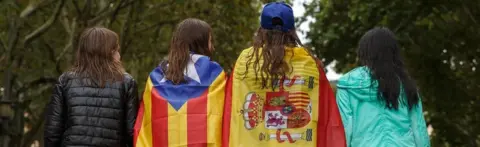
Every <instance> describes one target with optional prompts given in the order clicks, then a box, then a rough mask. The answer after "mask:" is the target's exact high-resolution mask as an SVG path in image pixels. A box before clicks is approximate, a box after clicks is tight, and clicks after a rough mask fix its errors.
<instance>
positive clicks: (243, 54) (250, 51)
mask: <svg viewBox="0 0 480 147" xmlns="http://www.w3.org/2000/svg"><path fill="white" fill-rule="evenodd" d="M251 54H253V47H249V48H246V49H243V50H242V52H241V53H240V56H239V57H238V58H239V59H240V58H246V57H248V56H250V55H251Z"/></svg>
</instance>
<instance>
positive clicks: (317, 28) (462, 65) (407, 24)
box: [303, 0, 480, 146]
mask: <svg viewBox="0 0 480 147" xmlns="http://www.w3.org/2000/svg"><path fill="white" fill-rule="evenodd" d="M306 7H308V8H307V13H306V16H305V18H306V17H313V18H315V19H316V21H315V22H313V23H311V24H310V28H311V30H310V32H308V33H307V37H308V38H309V39H310V40H311V42H310V45H311V46H312V47H313V48H314V50H315V52H316V54H317V55H318V56H321V57H322V58H323V59H324V61H325V62H326V64H328V63H330V62H332V61H334V60H335V61H337V63H338V64H337V66H336V70H337V71H339V72H346V71H348V70H350V69H352V68H353V67H355V66H357V65H358V63H357V60H356V46H357V42H358V40H359V39H360V37H361V36H362V35H363V34H364V33H365V32H366V31H367V30H369V29H371V28H373V27H376V26H384V27H388V28H390V29H391V30H393V31H394V32H395V33H396V35H397V37H398V39H399V40H400V43H401V46H402V52H403V56H404V58H405V61H406V63H407V68H408V70H409V72H410V73H411V74H412V76H413V78H414V79H416V81H417V84H418V86H419V88H420V92H421V95H422V96H423V102H424V111H425V114H426V118H427V123H428V124H429V125H431V126H432V127H433V129H434V130H433V134H432V146H477V145H480V125H478V124H479V123H480V114H479V113H478V112H477V111H478V110H480V72H478V68H479V67H478V62H480V44H479V43H478V40H480V35H479V33H478V32H479V31H480V25H479V23H480V22H479V21H480V19H478V16H479V15H480V5H478V1H474V0H464V1H449V0H436V1H428V0H350V1H335V0H322V1H313V2H312V3H311V4H310V5H307V6H306ZM305 18H303V20H305Z"/></svg>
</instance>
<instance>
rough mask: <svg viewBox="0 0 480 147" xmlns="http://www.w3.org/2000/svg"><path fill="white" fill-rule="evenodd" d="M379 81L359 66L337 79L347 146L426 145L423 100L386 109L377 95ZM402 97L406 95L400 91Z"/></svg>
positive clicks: (426, 134) (427, 141)
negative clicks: (395, 108)
mask: <svg viewBox="0 0 480 147" xmlns="http://www.w3.org/2000/svg"><path fill="white" fill-rule="evenodd" d="M377 89H378V83H377V82H376V81H375V82H372V81H371V77H370V74H369V70H368V69H367V68H366V67H358V68H356V69H353V70H352V71H350V72H348V73H347V74H345V75H344V76H343V77H342V78H340V80H339V81H338V83H337V104H338V107H339V110H340V114H341V116H342V121H343V125H344V127H345V136H346V138H347V146H349V147H429V146H430V140H429V136H428V133H427V127H426V123H425V119H424V117H423V113H422V103H421V102H419V103H418V105H415V106H414V107H413V108H412V109H410V110H409V109H408V106H406V105H403V104H400V105H399V108H398V110H393V109H392V110H390V109H387V108H386V106H385V104H384V103H383V102H381V101H379V100H378V99H377ZM400 97H401V99H404V98H406V97H405V93H404V92H403V91H402V92H401V95H400Z"/></svg>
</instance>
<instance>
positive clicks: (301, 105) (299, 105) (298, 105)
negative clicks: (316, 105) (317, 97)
mask: <svg viewBox="0 0 480 147" xmlns="http://www.w3.org/2000/svg"><path fill="white" fill-rule="evenodd" d="M294 106H295V107H307V106H308V104H307V105H305V104H295V105H294Z"/></svg>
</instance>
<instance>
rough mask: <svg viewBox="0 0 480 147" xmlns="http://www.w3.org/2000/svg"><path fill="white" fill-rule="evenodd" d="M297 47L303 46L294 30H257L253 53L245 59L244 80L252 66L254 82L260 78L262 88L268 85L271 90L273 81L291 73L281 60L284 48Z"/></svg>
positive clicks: (286, 64) (285, 63)
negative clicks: (251, 65)
mask: <svg viewBox="0 0 480 147" xmlns="http://www.w3.org/2000/svg"><path fill="white" fill-rule="evenodd" d="M298 45H299V46H303V45H302V42H301V41H300V39H299V38H298V36H297V33H296V32H295V29H292V30H290V31H288V32H282V31H280V30H277V29H273V30H267V29H263V28H259V29H258V31H257V33H256V35H255V37H254V43H253V53H252V54H250V55H249V56H248V57H247V58H248V61H247V63H246V64H247V65H246V70H245V73H243V74H244V78H245V77H246V76H247V73H248V67H249V65H250V64H253V69H254V72H255V80H256V81H258V79H259V78H260V80H261V85H262V88H267V86H268V85H270V86H272V89H273V88H274V86H275V84H274V82H275V81H278V80H279V79H280V78H281V77H283V76H285V75H286V73H287V72H291V69H290V66H289V65H288V63H287V62H285V61H284V60H283V58H284V56H285V52H286V50H285V48H286V47H296V46H298ZM260 56H261V57H260ZM292 56H293V54H292ZM261 59H263V63H260V61H261ZM252 62H253V63H252ZM260 64H261V65H260ZM258 74H260V75H258ZM269 82H270V84H269Z"/></svg>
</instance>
